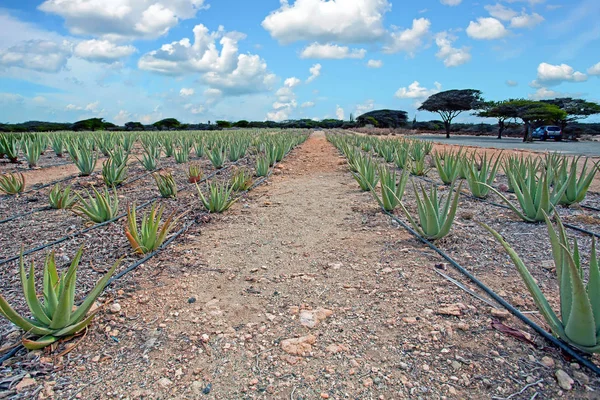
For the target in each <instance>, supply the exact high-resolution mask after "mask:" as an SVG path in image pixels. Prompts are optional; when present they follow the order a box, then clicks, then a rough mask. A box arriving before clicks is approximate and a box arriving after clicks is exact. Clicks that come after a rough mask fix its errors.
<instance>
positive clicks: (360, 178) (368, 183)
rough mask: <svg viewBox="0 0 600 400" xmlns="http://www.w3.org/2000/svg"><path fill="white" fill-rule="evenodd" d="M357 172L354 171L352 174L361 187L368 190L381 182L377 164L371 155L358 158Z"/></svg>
mask: <svg viewBox="0 0 600 400" xmlns="http://www.w3.org/2000/svg"><path fill="white" fill-rule="evenodd" d="M355 167H356V172H352V176H353V177H354V179H356V182H358V185H359V186H360V189H361V190H362V191H364V192H367V191H369V190H371V189H372V188H374V187H375V186H376V185H377V182H379V177H378V176H377V166H376V165H375V162H374V161H373V160H372V159H371V157H369V156H362V155H361V156H360V157H359V158H358V159H357V160H356V165H355Z"/></svg>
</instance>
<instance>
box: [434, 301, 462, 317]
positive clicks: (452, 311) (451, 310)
mask: <svg viewBox="0 0 600 400" xmlns="http://www.w3.org/2000/svg"><path fill="white" fill-rule="evenodd" d="M437 313H438V314H440V315H454V316H456V317H460V315H461V314H462V313H461V311H460V307H459V306H458V304H450V305H449V306H446V307H440V308H438V310H437Z"/></svg>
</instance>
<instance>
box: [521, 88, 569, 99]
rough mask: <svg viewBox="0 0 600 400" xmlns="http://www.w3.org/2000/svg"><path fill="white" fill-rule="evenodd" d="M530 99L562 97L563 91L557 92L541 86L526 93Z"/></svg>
mask: <svg viewBox="0 0 600 400" xmlns="http://www.w3.org/2000/svg"><path fill="white" fill-rule="evenodd" d="M527 97H528V98H529V99H530V100H545V99H555V98H557V97H564V94H563V93H560V92H557V91H555V90H552V89H548V88H544V87H541V88H539V89H538V90H536V91H535V93H530V94H529V95H527Z"/></svg>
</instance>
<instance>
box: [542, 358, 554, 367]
mask: <svg viewBox="0 0 600 400" xmlns="http://www.w3.org/2000/svg"><path fill="white" fill-rule="evenodd" d="M542 365H543V366H544V367H548V368H552V367H554V360H553V359H552V358H551V357H548V356H544V357H542Z"/></svg>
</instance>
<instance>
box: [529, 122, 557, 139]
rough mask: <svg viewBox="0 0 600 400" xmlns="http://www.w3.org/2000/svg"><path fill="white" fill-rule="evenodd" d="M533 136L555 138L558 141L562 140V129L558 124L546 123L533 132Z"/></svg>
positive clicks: (535, 137)
mask: <svg viewBox="0 0 600 400" xmlns="http://www.w3.org/2000/svg"><path fill="white" fill-rule="evenodd" d="M531 136H532V137H533V138H534V139H540V140H546V139H548V138H550V139H554V140H556V141H559V140H562V129H560V127H558V126H554V125H544V126H540V127H538V128H535V130H534V131H533V132H532V134H531Z"/></svg>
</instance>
